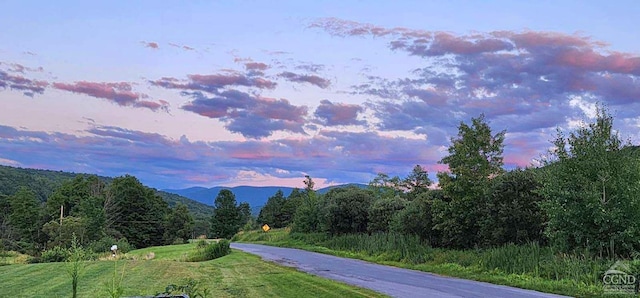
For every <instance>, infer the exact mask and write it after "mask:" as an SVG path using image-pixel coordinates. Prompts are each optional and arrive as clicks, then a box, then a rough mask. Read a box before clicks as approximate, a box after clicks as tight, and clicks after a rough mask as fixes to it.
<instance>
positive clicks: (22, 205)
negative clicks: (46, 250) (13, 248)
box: [8, 187, 41, 248]
mask: <svg viewBox="0 0 640 298" xmlns="http://www.w3.org/2000/svg"><path fill="white" fill-rule="evenodd" d="M8 201H9V206H10V208H11V214H9V225H10V226H11V227H12V228H13V229H14V231H15V235H14V237H13V239H15V240H17V241H19V242H21V243H22V246H23V247H25V246H26V247H27V248H34V246H35V245H36V241H37V240H38V232H39V230H40V227H39V225H38V224H39V222H40V209H41V207H40V201H39V200H38V199H37V197H36V194H35V193H34V192H33V191H31V190H29V189H27V188H24V187H21V188H20V189H19V190H18V192H17V193H15V194H14V195H12V196H9V199H8Z"/></svg>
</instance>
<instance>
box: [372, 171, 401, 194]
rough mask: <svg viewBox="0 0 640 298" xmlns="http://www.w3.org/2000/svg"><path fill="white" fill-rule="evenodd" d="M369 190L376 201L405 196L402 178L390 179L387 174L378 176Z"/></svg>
mask: <svg viewBox="0 0 640 298" xmlns="http://www.w3.org/2000/svg"><path fill="white" fill-rule="evenodd" d="M368 188H369V190H371V192H372V193H373V195H374V196H375V197H376V199H382V198H393V197H395V196H397V195H402V194H403V189H402V181H401V180H400V177H398V176H394V177H389V175H387V174H385V173H378V175H377V176H376V177H375V178H373V180H371V182H369V186H368Z"/></svg>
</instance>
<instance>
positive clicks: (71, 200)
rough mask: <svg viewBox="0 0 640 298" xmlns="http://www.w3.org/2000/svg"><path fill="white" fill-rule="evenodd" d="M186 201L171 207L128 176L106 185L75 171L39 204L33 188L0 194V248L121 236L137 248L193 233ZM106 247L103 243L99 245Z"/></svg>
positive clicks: (28, 248) (36, 248)
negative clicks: (71, 176) (70, 177)
mask: <svg viewBox="0 0 640 298" xmlns="http://www.w3.org/2000/svg"><path fill="white" fill-rule="evenodd" d="M193 227H194V220H193V216H192V215H191V214H190V212H189V210H188V209H187V206H186V205H184V204H180V203H179V204H177V205H176V206H175V207H174V208H169V206H168V204H167V202H165V201H164V200H163V199H162V197H160V196H159V195H158V194H157V192H156V191H155V190H154V189H151V188H148V187H146V186H144V185H143V184H142V183H140V181H138V179H137V178H135V177H133V176H129V175H125V176H122V177H117V178H114V179H113V180H112V181H111V182H110V183H109V184H107V183H105V182H104V181H102V180H101V179H99V178H98V177H97V176H85V175H78V176H75V178H73V179H70V180H66V181H64V182H62V184H61V185H60V186H59V187H58V188H56V189H55V190H54V191H53V193H52V194H51V195H49V196H48V197H47V198H46V201H45V202H44V203H43V202H41V200H40V199H39V198H38V195H37V194H36V192H34V191H33V190H31V189H29V188H27V187H24V186H23V187H21V188H19V189H18V190H17V191H16V192H15V193H14V194H12V195H8V196H7V195H0V240H1V241H0V249H8V250H16V251H20V252H24V253H29V254H31V255H38V254H39V253H40V252H42V251H43V250H45V249H50V248H53V247H69V246H70V245H71V240H72V237H74V235H75V237H77V239H78V241H79V244H81V245H85V246H86V245H97V244H101V245H102V246H110V245H112V244H114V243H116V242H119V243H122V241H125V242H126V243H127V245H131V246H133V247H136V248H143V247H147V246H154V245H163V244H170V243H175V242H184V241H186V240H188V239H190V238H192V234H193ZM102 249H103V250H105V249H104V248H102Z"/></svg>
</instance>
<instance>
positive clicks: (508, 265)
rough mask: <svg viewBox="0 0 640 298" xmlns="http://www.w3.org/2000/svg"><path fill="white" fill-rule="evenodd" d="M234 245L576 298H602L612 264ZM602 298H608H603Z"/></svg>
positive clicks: (297, 236) (322, 242) (291, 238)
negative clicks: (362, 262) (304, 253)
mask: <svg viewBox="0 0 640 298" xmlns="http://www.w3.org/2000/svg"><path fill="white" fill-rule="evenodd" d="M233 240H234V241H237V242H251V243H260V244H267V245H274V246H282V247H294V248H300V249H304V250H309V251H315V252H320V253H325V254H331V255H335V256H341V257H348V258H356V259H361V260H366V261H370V262H375V263H379V264H385V265H392V266H396V267H403V268H410V269H415V270H421V271H426V272H432V273H436V274H441V275H446V276H452V277H459V278H465V279H471V280H478V281H485V282H490V283H494V284H501V285H508V286H514V287H519V288H524V289H532V290H537V291H541V292H547V293H556V294H563V295H569V296H577V297H598V296H602V294H603V292H602V279H601V278H602V274H603V273H604V272H605V271H606V270H607V269H608V268H609V266H611V265H612V264H613V261H609V260H602V259H592V258H588V257H584V256H576V255H565V254H556V253H554V252H553V251H552V250H551V249H550V248H547V247H540V246H538V245H537V244H529V245H523V246H516V245H508V246H504V247H500V248H493V249H485V250H448V249H436V248H430V247H428V246H426V245H423V244H422V243H420V241H419V240H418V239H417V238H412V237H404V236H401V235H395V234H378V235H371V236H369V235H366V234H365V235H360V234H359V235H344V236H335V237H330V236H328V235H326V234H321V233H317V234H301V233H290V231H289V230H288V229H274V230H271V231H269V232H266V233H265V232H262V231H250V232H240V233H239V234H237V235H236V236H235V237H234V239H233ZM607 297H613V296H611V295H607Z"/></svg>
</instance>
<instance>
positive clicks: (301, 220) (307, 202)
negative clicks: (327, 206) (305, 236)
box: [293, 176, 322, 233]
mask: <svg viewBox="0 0 640 298" xmlns="http://www.w3.org/2000/svg"><path fill="white" fill-rule="evenodd" d="M304 185H305V189H304V191H303V192H302V195H301V198H302V202H301V203H300V205H299V206H298V208H297V209H296V213H295V215H294V218H293V230H294V231H296V232H303V233H310V232H318V231H320V229H321V212H322V201H321V200H320V199H319V198H318V197H317V195H316V191H315V190H314V187H315V183H314V182H313V179H312V178H311V177H310V176H305V180H304Z"/></svg>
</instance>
